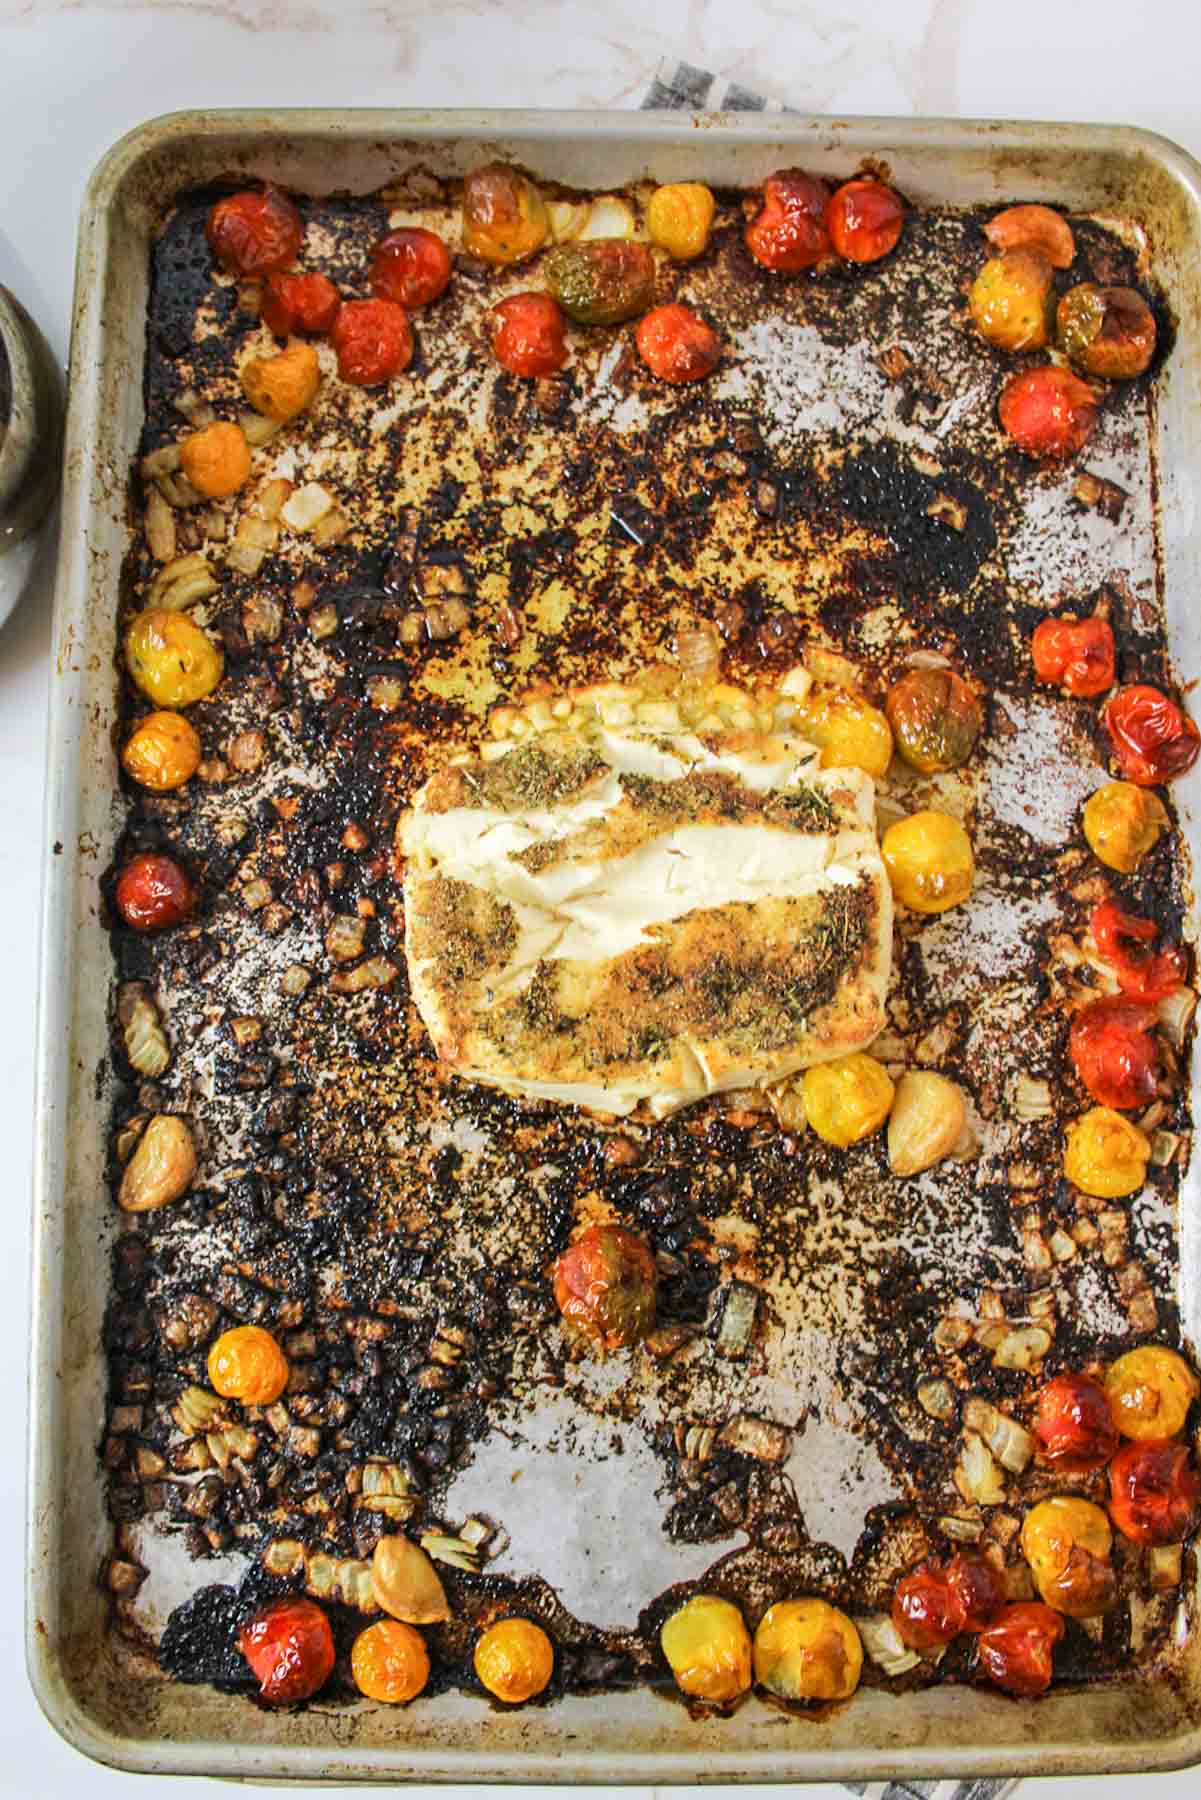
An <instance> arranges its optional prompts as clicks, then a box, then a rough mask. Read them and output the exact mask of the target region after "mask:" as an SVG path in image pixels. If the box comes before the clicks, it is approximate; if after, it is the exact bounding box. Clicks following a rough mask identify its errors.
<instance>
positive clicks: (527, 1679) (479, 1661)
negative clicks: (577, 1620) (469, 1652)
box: [474, 1619, 555, 1706]
mask: <svg viewBox="0 0 1201 1800" xmlns="http://www.w3.org/2000/svg"><path fill="white" fill-rule="evenodd" d="M474 1660H475V1672H476V1674H477V1675H478V1676H479V1678H480V1680H481V1681H482V1682H483V1684H484V1686H485V1687H486V1688H487V1690H488V1692H489V1693H490V1694H494V1695H495V1696H496V1698H497V1699H498V1700H503V1701H505V1702H506V1704H507V1705H509V1706H520V1705H521V1704H522V1702H523V1701H525V1700H532V1699H533V1698H534V1696H535V1695H536V1694H540V1693H541V1692H542V1691H543V1689H544V1688H545V1687H546V1685H547V1683H548V1682H549V1681H550V1678H551V1676H552V1674H553V1673H554V1667H555V1650H554V1645H553V1644H552V1643H551V1641H550V1639H549V1638H548V1637H547V1635H546V1633H545V1631H543V1629H542V1627H541V1626H540V1625H535V1624H533V1623H532V1621H531V1620H529V1619H501V1620H499V1621H498V1623H497V1624H495V1625H490V1626H489V1628H488V1630H487V1631H485V1633H484V1635H483V1637H482V1638H481V1639H480V1641H479V1643H478V1644H477V1645H476V1647H475V1659H474Z"/></svg>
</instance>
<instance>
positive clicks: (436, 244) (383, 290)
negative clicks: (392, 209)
mask: <svg viewBox="0 0 1201 1800" xmlns="http://www.w3.org/2000/svg"><path fill="white" fill-rule="evenodd" d="M369 279H370V282H371V292H372V293H373V294H375V295H376V296H377V297H378V298H379V299H380V300H395V302H396V304H397V305H398V306H403V307H404V309H405V311H406V312H416V311H417V309H418V307H421V306H428V305H429V304H430V301H431V300H436V299H437V298H438V296H439V294H443V293H445V292H446V287H447V284H448V282H449V281H450V251H449V250H448V249H447V248H446V245H445V244H444V243H443V242H442V239H441V238H440V237H439V236H438V234H437V232H434V231H425V230H423V228H422V227H421V226H420V225H406V226H402V227H401V229H400V230H399V231H390V232H389V233H388V235H387V237H383V238H381V239H380V241H379V243H378V244H377V245H376V246H375V249H374V250H373V251H372V252H371V274H370V277H369Z"/></svg>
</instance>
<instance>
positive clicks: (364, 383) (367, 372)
mask: <svg viewBox="0 0 1201 1800" xmlns="http://www.w3.org/2000/svg"><path fill="white" fill-rule="evenodd" d="M329 341H330V343H331V344H332V345H333V347H334V349H335V351H336V352H337V356H338V373H339V375H340V376H341V377H342V379H343V381H348V382H350V383H351V385H352V386H353V387H379V386H381V385H382V383H383V382H385V381H391V379H392V377H393V375H399V374H400V372H401V370H402V369H407V368H408V366H409V364H410V362H411V361H412V360H413V333H412V331H411V330H410V329H409V320H408V315H407V313H406V312H405V310H404V307H403V306H397V304H396V302H395V300H347V301H345V302H344V304H343V305H342V307H341V309H340V311H339V313H338V316H337V318H336V319H335V320H334V325H333V330H332V331H331V332H330V334H329Z"/></svg>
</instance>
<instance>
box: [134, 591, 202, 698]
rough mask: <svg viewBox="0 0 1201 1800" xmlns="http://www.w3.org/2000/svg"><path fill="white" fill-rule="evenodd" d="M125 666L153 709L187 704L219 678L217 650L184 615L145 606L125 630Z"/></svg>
mask: <svg viewBox="0 0 1201 1800" xmlns="http://www.w3.org/2000/svg"><path fill="white" fill-rule="evenodd" d="M125 666H126V668H127V669H128V670H129V673H130V675H131V677H132V679H133V681H134V682H135V684H136V685H137V686H138V687H139V688H141V690H142V692H143V693H144V694H145V695H146V697H147V699H148V700H153V701H154V703H155V705H156V706H159V707H170V708H174V707H178V706H192V705H193V704H194V703H195V702H196V701H197V700H203V699H204V698H205V696H206V695H208V694H211V693H212V691H213V689H214V688H215V687H216V685H217V683H218V682H219V681H220V679H221V675H222V672H223V670H224V668H225V659H224V657H223V656H222V654H221V651H220V650H219V649H218V648H217V646H216V645H215V644H214V643H213V642H212V640H211V639H210V638H208V637H206V636H205V634H204V632H203V631H201V629H200V627H199V625H193V623H192V621H191V619H189V618H187V617H186V616H185V614H183V613H179V612H172V611H171V609H170V608H169V607H165V606H149V607H147V608H146V611H145V612H140V613H138V615H137V617H136V618H135V619H134V620H133V623H132V624H131V625H130V627H129V630H128V631H127V632H126V634H125Z"/></svg>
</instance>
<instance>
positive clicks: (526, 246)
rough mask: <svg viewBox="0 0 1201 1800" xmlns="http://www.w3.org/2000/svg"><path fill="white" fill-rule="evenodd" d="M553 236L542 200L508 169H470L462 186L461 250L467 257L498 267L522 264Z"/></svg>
mask: <svg viewBox="0 0 1201 1800" xmlns="http://www.w3.org/2000/svg"><path fill="white" fill-rule="evenodd" d="M549 230H550V220H549V218H548V216H547V211H546V202H545V201H544V200H543V198H542V195H541V194H540V193H539V192H538V189H537V188H536V187H535V186H534V184H533V182H532V181H528V180H527V179H526V177H525V176H524V175H521V174H519V173H518V171H517V170H516V169H511V168H509V166H508V164H507V163H486V164H485V165H484V167H483V168H482V169H472V171H471V173H470V174H469V175H468V176H467V178H466V180H465V181H464V182H463V248H464V250H466V251H467V253H468V255H469V256H478V257H479V258H480V259H481V261H483V262H488V263H494V264H497V265H500V266H504V265H505V264H508V263H516V262H524V261H525V259H526V257H527V256H533V254H534V252H535V250H539V249H541V247H542V245H543V244H544V243H545V242H546V237H547V233H548V232H549Z"/></svg>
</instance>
